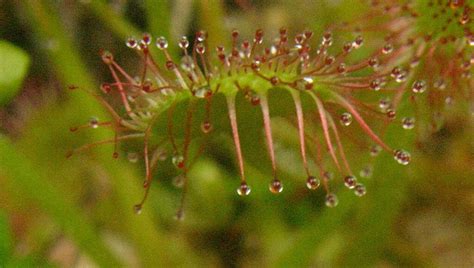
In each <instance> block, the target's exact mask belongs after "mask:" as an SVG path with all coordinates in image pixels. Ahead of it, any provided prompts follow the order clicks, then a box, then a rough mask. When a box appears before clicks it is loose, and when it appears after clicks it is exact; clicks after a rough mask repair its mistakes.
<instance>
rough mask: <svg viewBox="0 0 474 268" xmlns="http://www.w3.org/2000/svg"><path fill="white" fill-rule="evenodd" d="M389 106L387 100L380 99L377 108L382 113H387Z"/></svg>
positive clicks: (389, 102)
mask: <svg viewBox="0 0 474 268" xmlns="http://www.w3.org/2000/svg"><path fill="white" fill-rule="evenodd" d="M390 106H392V104H391V101H390V99H389V98H382V99H380V100H379V108H380V110H381V111H382V112H385V111H387V109H388V108H390Z"/></svg>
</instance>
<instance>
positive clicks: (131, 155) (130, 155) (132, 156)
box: [127, 152, 138, 163]
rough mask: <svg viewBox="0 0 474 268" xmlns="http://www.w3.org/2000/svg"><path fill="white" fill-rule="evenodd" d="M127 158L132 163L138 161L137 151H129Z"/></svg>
mask: <svg viewBox="0 0 474 268" xmlns="http://www.w3.org/2000/svg"><path fill="white" fill-rule="evenodd" d="M127 159H128V161H130V163H136V162H138V154H137V153H135V152H129V153H127Z"/></svg>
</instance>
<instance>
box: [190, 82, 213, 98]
mask: <svg viewBox="0 0 474 268" xmlns="http://www.w3.org/2000/svg"><path fill="white" fill-rule="evenodd" d="M211 95H212V91H211V88H210V87H209V86H208V85H204V86H201V87H199V88H197V89H196V90H195V91H194V96H196V97H197V98H200V99H204V98H207V97H209V96H211Z"/></svg>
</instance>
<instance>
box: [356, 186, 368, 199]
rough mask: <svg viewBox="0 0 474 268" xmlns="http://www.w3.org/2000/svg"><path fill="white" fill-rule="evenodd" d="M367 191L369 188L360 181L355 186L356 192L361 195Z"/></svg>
mask: <svg viewBox="0 0 474 268" xmlns="http://www.w3.org/2000/svg"><path fill="white" fill-rule="evenodd" d="M366 193H367V190H366V189H365V186H364V185H363V184H362V183H358V184H357V185H356V186H355V187H354V194H355V195H357V196H359V197H361V196H364V195H365V194H366Z"/></svg>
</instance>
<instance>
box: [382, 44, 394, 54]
mask: <svg viewBox="0 0 474 268" xmlns="http://www.w3.org/2000/svg"><path fill="white" fill-rule="evenodd" d="M392 51H393V45H392V44H390V43H388V44H386V45H385V46H383V48H382V53H383V54H390V53H392Z"/></svg>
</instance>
